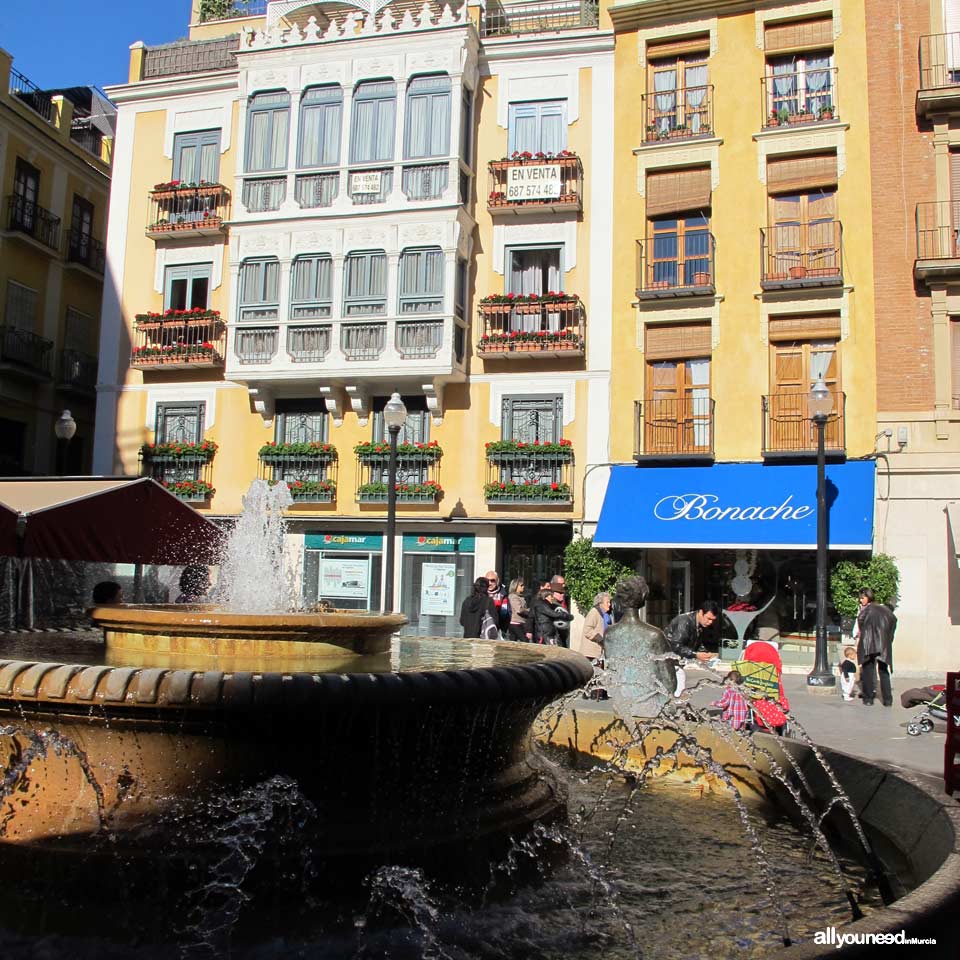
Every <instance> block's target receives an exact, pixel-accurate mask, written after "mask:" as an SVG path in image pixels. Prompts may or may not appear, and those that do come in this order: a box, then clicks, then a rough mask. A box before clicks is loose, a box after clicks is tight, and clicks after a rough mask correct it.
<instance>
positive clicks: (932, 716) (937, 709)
mask: <svg viewBox="0 0 960 960" xmlns="http://www.w3.org/2000/svg"><path fill="white" fill-rule="evenodd" d="M915 692H916V691H913V690H909V691H907V693H905V694H903V696H901V698H900V702H901V704H902V705H903V706H905V707H906V706H911V707H915V706H922V707H925V708H926V709H925V710H924V711H923V713H920V714H917V716H915V717H914V718H913V719H912V720H910V721H909V722H908V723H907V733H908V734H909V735H910V736H911V737H919V736H920V734H921V733H931V732H932V731H933V728H934V721H935V720H946V719H947V688H946V687H945V686H944V685H943V684H934V685H933V686H930V687H925V688H923V693H924V695H925V697H926V699H923V700H920V702H919V704H918V703H917V700H916V699H911V700H910V702H909V704H908V703H905V702H904V700H905V699H906V697H907V694H912V693H915Z"/></svg>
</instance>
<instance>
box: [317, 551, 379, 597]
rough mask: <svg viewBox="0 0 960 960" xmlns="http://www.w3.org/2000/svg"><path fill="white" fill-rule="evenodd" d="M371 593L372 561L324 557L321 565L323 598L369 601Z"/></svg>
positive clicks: (321, 592) (321, 593)
mask: <svg viewBox="0 0 960 960" xmlns="http://www.w3.org/2000/svg"><path fill="white" fill-rule="evenodd" d="M369 592H370V560H369V559H368V558H366V557H365V558H364V559H362V560H360V559H357V560H342V559H341V560H335V559H333V558H328V557H324V558H323V560H322V561H321V563H320V589H319V590H318V591H317V593H318V594H319V596H321V597H351V598H354V599H356V598H360V599H363V600H366V599H367V596H368V595H369Z"/></svg>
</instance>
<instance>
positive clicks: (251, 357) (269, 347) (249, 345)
mask: <svg viewBox="0 0 960 960" xmlns="http://www.w3.org/2000/svg"><path fill="white" fill-rule="evenodd" d="M279 339H280V328H279V327H237V329H236V330H235V331H234V334H233V352H234V354H235V356H236V358H237V362H238V363H241V364H262V363H269V362H270V361H271V360H272V359H273V358H274V357H275V356H276V355H277V344H278V343H279Z"/></svg>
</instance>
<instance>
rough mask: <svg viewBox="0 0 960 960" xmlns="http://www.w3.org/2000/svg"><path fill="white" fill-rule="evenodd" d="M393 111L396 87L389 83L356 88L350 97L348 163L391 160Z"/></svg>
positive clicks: (377, 81) (394, 118) (375, 81)
mask: <svg viewBox="0 0 960 960" xmlns="http://www.w3.org/2000/svg"><path fill="white" fill-rule="evenodd" d="M396 111H397V87H396V84H395V83H394V82H393V81H392V80H373V81H370V82H367V83H361V84H358V85H357V88H356V90H355V91H354V94H353V122H352V126H351V133H350V161H351V163H377V162H379V161H382V160H392V159H393V141H394V128H395V122H396Z"/></svg>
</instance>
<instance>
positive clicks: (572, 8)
mask: <svg viewBox="0 0 960 960" xmlns="http://www.w3.org/2000/svg"><path fill="white" fill-rule="evenodd" d="M598 22H599V10H598V4H597V3H596V2H595V0H553V2H550V0H545V2H534V3H510V2H499V0H497V2H494V3H491V4H488V6H487V8H486V11H485V13H484V16H483V21H482V23H481V25H480V35H481V36H482V37H505V36H510V35H512V34H518V33H541V32H544V31H551V32H552V31H554V30H578V29H582V28H584V27H595V26H597V23H598Z"/></svg>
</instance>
